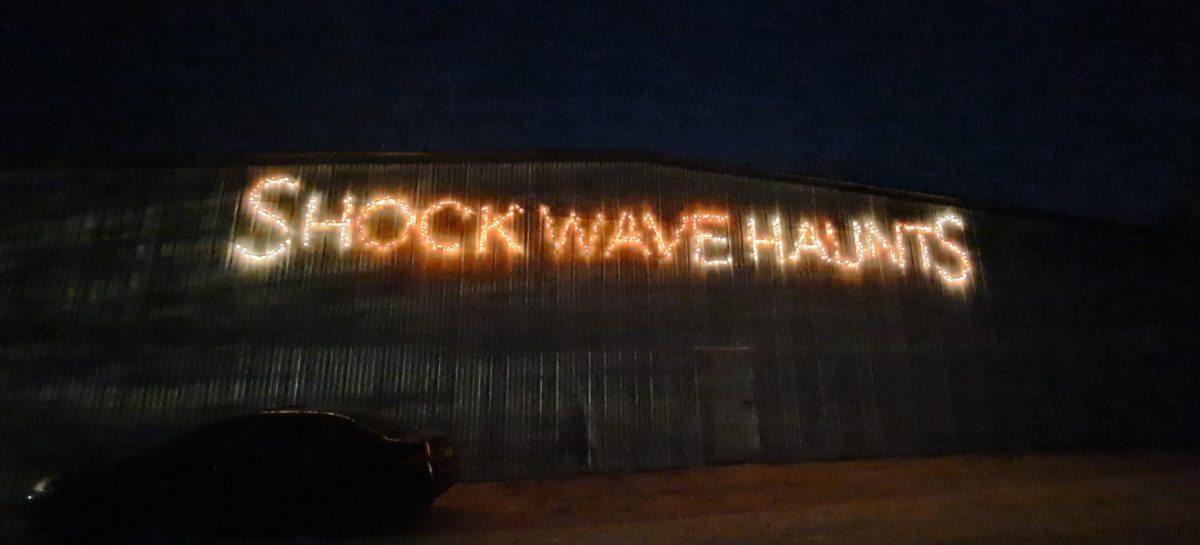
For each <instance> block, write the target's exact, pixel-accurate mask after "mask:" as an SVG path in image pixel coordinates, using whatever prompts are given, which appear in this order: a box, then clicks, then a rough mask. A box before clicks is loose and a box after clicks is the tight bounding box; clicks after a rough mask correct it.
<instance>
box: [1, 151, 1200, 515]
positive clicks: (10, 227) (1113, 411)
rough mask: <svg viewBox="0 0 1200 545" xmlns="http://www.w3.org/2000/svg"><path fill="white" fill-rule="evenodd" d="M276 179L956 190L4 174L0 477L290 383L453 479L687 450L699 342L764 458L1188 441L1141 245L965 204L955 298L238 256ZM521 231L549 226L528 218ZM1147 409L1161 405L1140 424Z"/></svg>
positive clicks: (641, 271) (360, 169) (713, 188)
mask: <svg viewBox="0 0 1200 545" xmlns="http://www.w3.org/2000/svg"><path fill="white" fill-rule="evenodd" d="M272 173H287V174H289V175H291V176H294V177H296V178H299V179H300V180H302V181H303V182H304V183H305V184H306V187H308V188H320V189H321V190H322V191H324V192H325V194H326V195H327V196H329V198H330V199H332V196H334V195H340V194H341V193H342V192H344V191H351V192H354V193H356V194H358V195H368V194H370V193H371V192H372V191H374V190H377V189H382V188H389V187H396V186H401V187H404V188H406V189H407V191H408V195H407V196H409V197H410V198H412V199H414V200H415V201H421V202H432V200H433V199H436V198H439V197H442V196H446V195H453V196H455V197H458V198H462V199H464V200H467V201H471V202H479V203H491V204H492V206H493V207H494V208H495V207H499V206H503V205H505V204H506V203H508V202H509V201H515V202H518V203H520V204H521V205H522V206H523V207H524V208H525V209H526V210H527V211H532V210H535V209H536V206H537V204H538V203H539V202H550V203H554V204H555V205H557V206H574V207H576V208H578V209H579V210H581V211H584V210H592V209H594V208H595V207H598V206H607V207H608V209H609V210H612V206H613V203H621V204H626V205H631V206H640V205H642V204H648V205H651V206H653V207H654V208H656V209H658V210H660V211H662V212H663V214H665V215H669V214H673V213H674V211H676V210H681V209H683V208H685V207H687V206H689V205H691V204H692V203H697V202H699V203H707V204H710V205H712V206H719V207H721V208H728V209H729V210H731V211H732V213H733V215H734V217H733V219H732V221H733V222H736V223H739V224H740V223H742V222H743V220H744V218H743V215H744V214H759V215H760V217H761V216H762V215H763V214H766V213H768V212H771V213H773V212H774V211H776V210H783V211H792V210H795V211H820V212H822V213H825V214H830V215H834V219H835V220H838V221H841V220H846V219H848V217H849V215H850V214H856V213H862V212H864V211H871V212H873V213H874V214H875V215H876V216H877V217H879V218H881V219H888V218H890V217H907V216H912V215H917V216H928V215H931V214H933V213H935V212H936V211H939V210H944V209H945V208H946V205H945V204H933V203H927V202H921V201H918V200H911V201H909V200H904V199H901V198H898V197H896V196H889V195H874V194H867V193H855V192H848V191H839V190H836V189H832V188H828V187H810V186H805V185H798V184H785V183H780V182H777V181H772V180H762V179H756V178H752V177H748V176H739V175H735V174H730V173H713V172H706V171H703V170H694V169H688V168H685V167H683V166H679V165H668V164H655V163H645V162H622V161H563V162H554V161H539V162H519V161H516V162H502V161H499V162H497V161H493V162H486V163H456V162H436V163H434V162H430V163H421V162H406V163H403V164H387V163H378V164H304V165H279V166H240V167H239V166H228V167H221V168H193V169H167V168H154V169H109V170H104V169H92V170H88V169H83V170H67V171H46V170H40V171H38V170H26V171H17V172H9V173H5V174H3V175H2V177H0V187H4V188H5V189H6V190H7V192H8V204H7V206H6V207H5V208H4V210H3V211H2V212H0V326H2V328H3V332H2V333H0V392H2V393H3V395H2V396H0V415H2V416H0V426H2V428H0V431H2V435H3V437H4V441H3V443H2V444H0V485H2V486H3V490H4V491H5V493H6V494H7V495H13V496H15V495H18V494H20V493H21V491H22V490H23V487H25V486H27V485H28V484H29V483H30V481H31V479H33V478H35V477H36V476H37V475H38V474H40V473H43V472H46V471H50V470H53V469H56V468H60V467H64V466H71V465H76V464H80V463H84V462H87V461H89V460H93V459H99V458H102V457H104V456H108V455H112V454H116V453H118V452H121V451H123V450H126V449H128V448H132V447H137V446H142V445H144V444H146V443H153V442H155V441H159V440H162V439H164V438H166V437H169V436H171V435H173V434H176V433H178V432H180V431H182V430H185V429H187V428H188V427H190V426H194V425H196V424H197V423H199V422H202V421H205V420H208V419H212V418H216V417H219V416H223V415H228V414H233V413H238V412H244V411H249V410H256V409H262V408H267V407H272V406H278V405H286V404H295V403H307V404H320V405H338V406H347V405H353V406H362V407H369V408H373V409H377V410H381V411H385V412H388V413H391V414H395V415H398V416H401V417H403V418H405V419H406V420H409V421H411V422H413V423H414V424H416V425H418V426H422V427H426V428H431V429H437V430H443V431H446V432H449V433H450V434H451V435H453V436H454V437H455V438H456V439H457V441H458V442H459V443H460V444H461V446H462V449H461V451H462V453H463V458H464V462H465V471H466V476H467V477H468V478H472V479H502V478H511V477H517V476H533V475H549V474H564V473H576V472H590V471H628V470H641V469H651V468H662V467H677V466H690V465H697V464H700V463H703V459H702V453H703V451H704V446H705V443H704V442H705V437H704V433H703V425H702V422H701V421H700V420H701V418H702V417H701V410H700V407H701V400H700V399H699V397H698V396H699V395H700V394H699V392H698V384H697V381H698V377H697V354H698V353H699V351H703V350H708V349H730V348H736V349H744V350H747V351H748V356H747V358H748V361H749V362H750V364H751V365H753V366H754V369H753V371H754V373H753V375H754V377H755V390H756V394H755V395H756V404H757V418H758V422H759V430H760V437H761V445H762V448H761V450H760V452H759V454H758V456H757V459H760V460H765V461H786V460H811V459H833V458H845V457H873V456H907V455H924V454H936V453H944V452H963V451H979V450H996V449H1019V448H1058V447H1065V446H1072V445H1112V444H1128V443H1129V442H1131V441H1135V440H1137V439H1138V437H1142V436H1143V435H1144V436H1149V437H1154V438H1159V439H1164V440H1166V439H1171V438H1172V437H1174V438H1176V439H1178V438H1179V437H1184V438H1187V437H1192V438H1194V432H1195V420H1194V419H1192V420H1188V418H1187V417H1185V416H1180V415H1181V414H1186V413H1183V412H1181V406H1180V405H1179V403H1180V401H1179V400H1180V399H1181V397H1180V392H1181V391H1183V390H1182V389H1183V388H1184V387H1185V386H1186V385H1187V384H1189V383H1188V382H1187V381H1188V380H1192V379H1193V378H1194V374H1188V373H1187V372H1179V371H1176V370H1175V368H1174V367H1172V365H1176V364H1175V363H1173V362H1172V361H1169V360H1170V358H1169V354H1168V353H1169V348H1165V347H1164V346H1162V345H1156V344H1153V343H1150V342H1148V341H1146V340H1145V338H1137V337H1133V336H1131V335H1132V334H1131V333H1129V332H1128V331H1127V328H1126V324H1127V320H1129V319H1130V318H1129V317H1130V316H1134V317H1136V320H1138V325H1139V327H1142V328H1150V329H1153V330H1154V331H1157V332H1159V333H1161V335H1162V336H1165V337H1170V336H1171V335H1173V334H1175V333H1174V332H1175V331H1176V330H1175V329H1172V328H1173V327H1175V326H1173V325H1171V324H1170V323H1169V322H1170V321H1169V320H1168V319H1167V318H1166V317H1165V316H1161V315H1160V314H1158V313H1157V312H1155V308H1156V306H1159V307H1161V306H1162V305H1166V304H1167V303H1165V302H1164V301H1163V299H1164V297H1163V296H1162V291H1163V290H1162V289H1160V288H1158V287H1156V286H1155V285H1154V282H1160V281H1165V280H1163V279H1162V278H1160V277H1159V276H1157V275H1156V274H1155V273H1154V272H1153V271H1152V270H1151V269H1150V268H1147V267H1141V268H1139V266H1138V263H1136V260H1132V261H1131V260H1130V259H1128V256H1129V255H1130V253H1131V252H1133V253H1135V254H1137V255H1138V256H1141V257H1145V255H1144V254H1145V252H1143V253H1141V254H1138V253H1137V252H1138V251H1137V250H1136V249H1133V250H1131V249H1130V248H1131V247H1134V246H1137V245H1141V244H1146V240H1145V239H1144V238H1139V237H1137V236H1132V235H1123V234H1120V233H1113V232H1105V233H1096V232H1092V231H1089V230H1088V229H1084V228H1081V227H1078V226H1072V225H1067V224H1059V223H1055V222H1054V221H1050V220H1046V219H1037V218H1022V217H1010V216H1006V215H1003V214H995V213H990V212H982V211H977V210H970V209H966V210H961V212H962V213H963V214H964V216H965V219H966V221H967V225H968V229H967V231H966V232H967V233H968V237H969V240H968V244H969V247H970V249H971V251H972V252H973V253H974V255H975V257H976V263H977V267H978V271H977V272H976V276H975V279H974V281H973V283H972V284H971V285H970V286H969V287H968V288H967V293H965V294H962V295H959V294H946V293H943V292H942V289H941V288H940V287H939V286H938V285H937V284H935V283H932V282H928V281H923V280H914V279H913V278H898V277H896V276H888V275H882V274H875V273H872V272H871V271H868V273H867V275H866V276H867V277H866V278H864V279H863V280H862V281H860V282H858V283H847V282H845V281H842V280H838V279H836V278H832V277H830V276H829V275H822V274H816V273H812V272H803V271H786V272H781V271H777V270H772V269H769V268H766V269H753V268H748V267H742V268H737V269H734V270H732V271H696V270H692V265H691V263H690V261H687V260H683V261H679V262H676V263H674V264H672V265H670V266H664V267H647V266H646V265H645V264H643V263H640V262H638V261H636V260H631V259H619V260H616V261H611V262H604V263H601V264H592V265H590V266H583V265H580V264H571V263H563V262H559V261H555V260H552V259H548V257H547V254H546V253H537V252H527V253H525V254H524V255H523V256H521V257H520V258H519V259H515V260H512V262H506V261H505V260H502V259H496V260H494V261H490V262H487V263H483V264H481V265H472V266H470V267H468V266H466V265H464V263H462V262H459V263H454V262H436V261H432V260H418V259H414V257H413V254H412V253H404V252H397V253H395V254H393V255H391V256H389V257H384V258H379V257H373V256H369V255H366V254H362V253H355V254H349V255H348V256H340V255H339V254H338V253H337V252H336V250H335V249H334V246H333V243H332V239H322V240H321V241H320V242H319V243H318V248H319V249H318V250H317V251H311V252H306V253H293V254H291V255H289V256H287V257H286V258H285V259H284V261H283V263H282V264H281V265H279V266H274V267H270V268H264V269H261V270H255V271H247V270H244V269H240V268H238V267H236V266H233V263H232V261H231V260H232V254H231V252H232V249H231V241H232V240H233V239H234V237H235V236H236V235H237V234H238V233H239V232H240V230H242V229H245V228H246V227H247V226H246V222H245V220H244V218H245V214H242V213H239V207H241V206H242V202H243V190H244V189H245V188H246V187H247V185H248V184H249V183H250V182H251V181H253V180H256V179H258V178H260V177H261V176H264V175H270V174H272ZM837 214H843V216H842V217H838V216H837ZM790 221H791V218H789V219H788V222H789V223H788V224H787V225H786V226H785V231H787V232H794V228H795V225H792V224H791V223H790ZM516 226H517V228H518V229H520V230H522V232H523V234H524V239H525V240H526V241H527V242H528V244H529V246H531V247H533V246H540V245H542V244H543V242H544V241H543V239H542V236H543V235H542V231H541V229H540V228H539V226H538V224H537V222H536V221H535V220H534V219H533V216H531V215H529V214H526V215H525V216H522V217H520V218H519V219H518V221H517V222H516ZM1114 241H1115V242H1114ZM464 242H465V241H464ZM731 242H732V251H733V252H735V253H737V252H742V253H744V252H745V251H746V248H744V246H743V244H744V242H743V241H741V240H733V241H731ZM463 259H465V258H463ZM1111 289H1124V290H1129V292H1128V293H1132V294H1134V295H1131V296H1126V297H1122V298H1121V300H1120V301H1119V302H1118V303H1117V308H1114V307H1113V306H1112V305H1111V304H1105V303H1104V302H1103V301H1102V300H1101V296H1102V295H1103V294H1105V293H1106V292H1107V291H1108V290H1111ZM1171 373H1174V374H1173V375H1172V374H1171ZM1164 376H1180V377H1184V378H1185V379H1186V380H1184V381H1182V382H1175V383H1172V382H1171V381H1166V380H1164V379H1163V378H1162V377H1164ZM1128 384H1133V385H1136V386H1137V387H1138V388H1141V389H1142V390H1141V391H1140V392H1130V391H1129V390H1128V389H1127V388H1126V386H1127V385H1128ZM1156 400H1158V401H1156ZM1172 403H1174V404H1173V405H1172ZM1172 415H1174V416H1172ZM1151 419H1153V420H1155V421H1157V422H1158V424H1157V425H1158V426H1159V428H1156V429H1152V430H1146V428H1145V426H1143V424H1144V423H1145V422H1146V421H1147V420H1151ZM1164 421H1165V422H1164ZM1188 433H1191V434H1192V435H1191V436H1188V435H1187V434H1188Z"/></svg>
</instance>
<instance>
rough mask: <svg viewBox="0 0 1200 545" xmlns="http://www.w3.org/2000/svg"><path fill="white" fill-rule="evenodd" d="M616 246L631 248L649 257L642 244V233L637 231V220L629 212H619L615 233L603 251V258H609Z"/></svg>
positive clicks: (648, 252)
mask: <svg viewBox="0 0 1200 545" xmlns="http://www.w3.org/2000/svg"><path fill="white" fill-rule="evenodd" d="M618 246H633V247H635V248H637V249H639V250H641V252H642V255H644V256H647V257H649V256H650V250H649V249H648V248H646V245H645V244H644V243H642V233H641V232H640V231H638V230H637V220H636V219H634V218H633V215H632V214H630V213H629V212H621V215H620V216H619V217H618V219H617V232H616V233H615V234H613V237H612V241H611V242H609V243H608V247H607V248H605V249H604V257H608V256H611V255H612V254H613V252H614V251H615V250H616V249H617V247H618Z"/></svg>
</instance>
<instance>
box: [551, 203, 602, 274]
mask: <svg viewBox="0 0 1200 545" xmlns="http://www.w3.org/2000/svg"><path fill="white" fill-rule="evenodd" d="M538 213H539V214H540V215H541V216H542V229H543V233H545V240H547V241H549V242H550V244H551V246H553V248H554V255H555V257H558V256H561V255H562V252H563V249H564V248H567V247H569V246H570V244H571V242H574V243H575V247H576V248H578V249H579V252H580V253H581V254H582V255H583V258H584V259H585V260H587V259H590V258H591V257H592V252H593V251H594V250H595V249H596V246H597V244H599V242H600V227H601V224H602V222H603V217H602V216H601V215H600V214H597V215H596V220H595V221H593V222H592V226H591V229H590V230H588V232H587V233H586V237H585V233H584V228H583V224H582V223H581V221H582V220H580V219H579V216H578V215H577V214H576V213H575V211H574V210H572V211H570V213H568V215H567V219H566V221H564V222H563V224H562V229H561V230H560V231H559V233H558V235H557V236H555V234H554V218H553V217H552V216H551V215H550V207H549V206H546V205H544V204H543V205H540V206H538ZM571 233H574V237H572V238H568V236H569V235H570V234H571Z"/></svg>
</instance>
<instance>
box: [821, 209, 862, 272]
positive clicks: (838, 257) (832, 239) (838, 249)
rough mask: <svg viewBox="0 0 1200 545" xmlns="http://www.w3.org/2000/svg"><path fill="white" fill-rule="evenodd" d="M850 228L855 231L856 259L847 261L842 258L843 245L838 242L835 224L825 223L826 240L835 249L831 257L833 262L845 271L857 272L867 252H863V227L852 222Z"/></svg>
mask: <svg viewBox="0 0 1200 545" xmlns="http://www.w3.org/2000/svg"><path fill="white" fill-rule="evenodd" d="M850 226H851V228H852V229H853V230H854V232H853V236H852V238H853V240H854V249H855V256H854V259H845V258H843V257H842V244H841V242H839V241H838V238H837V229H834V228H833V223H832V222H829V221H826V222H825V239H826V240H827V241H829V243H830V245H831V246H832V247H833V253H832V254H831V255H830V258H831V260H832V262H833V263H835V264H837V265H838V266H840V267H841V268H843V269H848V270H855V269H858V266H859V265H861V264H862V261H863V258H864V257H865V255H866V252H865V251H864V250H863V244H862V226H861V225H859V224H858V222H857V221H852V222H850Z"/></svg>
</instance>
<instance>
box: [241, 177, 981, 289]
mask: <svg viewBox="0 0 1200 545" xmlns="http://www.w3.org/2000/svg"><path fill="white" fill-rule="evenodd" d="M302 191H303V186H302V184H301V183H300V181H298V180H296V179H294V178H290V177H274V178H265V179H263V180H261V181H259V182H257V183H256V184H254V185H253V186H251V188H250V189H249V190H248V191H247V192H246V196H245V208H244V209H243V213H244V214H245V215H246V216H248V217H249V219H250V220H251V221H253V222H255V224H257V226H258V228H257V229H256V230H257V231H258V232H259V233H258V235H257V236H243V237H240V238H239V239H237V240H235V241H234V244H233V250H234V253H235V255H236V257H237V258H238V259H239V260H240V261H242V262H244V263H246V264H252V265H259V266H270V265H272V264H275V263H278V262H279V261H280V260H281V259H283V258H284V257H285V256H287V255H289V254H290V253H292V252H295V251H312V248H313V246H314V241H315V240H316V239H317V238H318V237H335V241H334V244H336V245H337V247H338V248H339V250H340V251H342V252H343V253H345V252H353V251H360V252H369V253H371V254H376V255H386V254H389V253H392V252H395V251H397V250H398V249H400V248H402V247H408V248H409V249H410V250H411V251H413V252H414V253H415V254H417V255H422V256H427V257H430V258H436V257H439V256H441V257H447V256H460V257H474V258H476V259H485V258H493V257H498V256H501V255H504V256H508V257H515V256H521V255H524V254H527V253H530V252H544V253H545V254H546V255H548V256H551V257H553V258H554V259H569V260H574V261H582V262H585V263H598V262H603V261H606V260H615V259H621V258H636V259H642V260H645V261H647V262H649V263H672V262H676V261H678V260H688V261H690V262H691V263H693V264H695V265H696V267H697V268H699V269H714V268H733V267H741V266H753V267H779V268H781V269H783V268H799V267H823V268H828V269H831V270H833V271H836V272H839V273H846V274H854V273H858V272H860V271H862V270H863V269H865V268H867V267H868V266H873V265H878V267H879V268H881V269H890V270H893V271H895V272H896V273H899V274H909V273H910V272H911V273H912V274H920V275H925V276H929V277H931V278H933V279H935V280H936V281H938V282H940V283H942V284H943V285H945V286H947V287H951V288H960V287H962V286H964V285H965V284H967V283H968V282H969V281H970V279H971V272H972V269H973V264H972V260H971V256H970V254H969V252H968V251H967V248H966V245H965V243H964V242H963V235H964V234H965V233H964V230H965V227H966V226H965V225H964V223H963V220H962V218H961V217H960V216H959V215H957V214H956V213H954V212H952V211H946V212H942V213H940V214H938V215H936V216H934V217H930V218H925V219H924V220H921V221H917V220H905V221H892V222H891V223H887V224H885V223H884V222H882V221H879V220H877V219H875V218H872V217H860V218H857V219H853V220H850V221H848V222H841V223H840V224H837V223H835V222H834V221H832V220H829V219H823V218H820V217H818V216H811V217H807V218H806V217H789V218H788V224H789V226H788V228H787V229H785V228H784V216H782V215H781V214H778V213H776V214H773V215H772V214H768V215H766V216H765V217H756V216H755V215H754V214H742V215H741V217H742V218H743V219H742V221H741V222H735V221H734V216H733V215H731V214H730V211H728V210H716V209H712V208H702V207H695V208H694V209H690V210H687V209H685V210H683V211H681V212H679V213H678V215H677V216H675V218H674V219H673V221H671V222H670V223H668V222H667V221H664V216H663V215H662V214H660V213H658V212H656V211H654V210H652V209H649V208H643V209H641V210H634V209H621V210H617V211H615V213H608V214H606V213H605V212H604V211H600V212H597V213H595V214H592V215H590V216H588V215H581V214H578V213H577V212H576V211H575V210H571V209H569V208H562V207H559V208H552V207H551V206H549V205H545V204H542V205H538V206H537V207H536V209H534V210H527V209H525V208H524V207H521V206H519V205H517V204H509V205H508V206H506V207H492V206H489V205H479V206H472V205H471V204H469V203H467V202H464V201H462V200H457V199H453V198H446V199H442V200H437V201H435V202H431V203H428V204H425V205H424V206H416V204H415V203H412V202H409V201H408V200H407V199H406V198H404V197H402V196H398V195H377V196H374V197H372V198H370V199H369V200H366V201H365V202H361V203H359V202H357V201H356V199H355V198H354V196H353V195H351V194H347V195H346V196H345V197H344V198H342V199H341V202H340V203H338V204H337V205H333V206H327V205H326V204H325V203H324V200H323V199H322V195H321V193H319V192H316V191H313V192H310V193H309V194H308V196H307V199H304V198H303V197H304V195H303V194H302ZM287 194H290V195H293V196H295V197H297V198H299V199H300V200H299V202H300V203H301V204H302V210H301V211H299V213H296V214H293V215H294V216H297V217H295V218H292V219H289V218H288V217H286V216H287V214H285V213H284V211H283V210H282V208H281V207H280V206H278V205H276V204H272V202H269V201H268V200H266V199H267V197H268V196H270V195H275V196H276V197H278V198H282V197H283V196H284V195H287ZM530 221H533V222H536V225H535V226H533V229H525V228H523V227H524V226H525V225H527V222H530ZM383 224H389V225H390V228H385V227H386V226H384V225H383ZM538 231H540V236H536V237H535V236H532V235H529V234H527V233H530V232H538ZM735 241H736V242H737V243H735ZM297 246H298V247H299V250H297ZM539 246H540V247H539ZM739 250H740V251H739Z"/></svg>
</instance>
